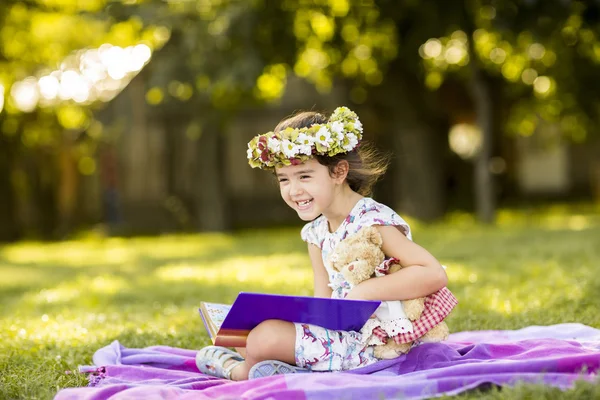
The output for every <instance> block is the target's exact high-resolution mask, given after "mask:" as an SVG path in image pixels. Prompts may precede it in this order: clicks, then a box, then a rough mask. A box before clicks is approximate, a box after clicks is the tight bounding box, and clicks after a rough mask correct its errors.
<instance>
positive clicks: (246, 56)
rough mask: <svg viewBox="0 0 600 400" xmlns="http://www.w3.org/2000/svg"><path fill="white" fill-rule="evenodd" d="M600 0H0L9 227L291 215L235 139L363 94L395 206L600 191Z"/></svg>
mask: <svg viewBox="0 0 600 400" xmlns="http://www.w3.org/2000/svg"><path fill="white" fill-rule="evenodd" d="M599 36H600V1H597V0H589V1H581V2H577V1H570V0H463V1H456V0H446V1H423V0H421V1H416V0H406V1H391V0H390V1H374V0H314V1H305V0H300V1H291V0H280V1H275V0H122V1H120V0H26V1H16V0H2V2H0V241H4V242H6V241H16V240H19V239H23V238H38V239H63V238H67V237H69V236H71V235H73V234H76V233H77V232H80V231H82V230H86V229H89V228H95V229H99V230H102V232H106V233H108V234H118V235H134V234H156V233H164V232H180V231H183V232H194V231H230V230H233V229H238V228H247V227H261V226H279V225H289V224H299V223H301V221H299V220H298V219H297V216H296V215H295V213H294V212H293V211H292V210H289V209H287V206H286V205H285V204H284V202H283V201H282V200H281V199H280V198H279V192H278V188H277V184H276V182H275V180H274V178H273V177H272V176H271V175H270V174H269V173H265V172H264V171H260V170H253V169H251V168H250V167H249V166H248V165H247V161H246V145H247V142H248V141H249V140H250V139H251V138H252V137H253V136H254V135H256V134H259V133H265V132H267V131H269V130H272V129H273V128H274V126H275V125H276V124H277V123H278V122H279V121H280V120H281V119H283V118H285V117H286V116H289V115H291V114H293V113H294V112H295V111H299V110H307V109H308V110H315V111H322V112H331V111H333V109H334V108H335V107H337V106H339V105H346V106H348V107H350V108H351V109H353V110H354V111H356V112H357V113H358V115H359V117H360V118H361V120H362V122H363V124H364V127H365V136H366V139H367V140H370V141H373V142H375V143H376V144H377V145H378V147H379V148H380V149H382V150H384V151H388V152H390V153H391V154H392V155H393V160H392V164H391V167H390V170H389V172H388V174H387V175H386V176H385V178H384V179H383V180H382V181H381V182H380V183H379V184H378V185H377V187H376V191H375V197H376V198H377V199H378V200H379V201H381V202H384V203H386V204H389V205H390V206H392V207H393V208H395V209H396V210H397V211H399V212H400V213H401V214H402V215H403V216H404V215H406V216H410V217H412V218H415V219H419V220H422V221H435V220H437V219H440V218H442V217H444V216H445V215H446V214H447V213H449V212H453V211H456V210H460V211H466V212H471V213H473V214H474V215H476V216H477V218H478V219H479V220H480V221H482V222H486V223H493V222H494V221H495V219H496V210H498V208H500V207H532V208H534V207H536V206H538V205H541V204H545V203H549V202H557V201H558V202H561V203H565V202H566V203H570V202H576V203H579V202H583V203H590V202H598V201H600V135H599V132H598V126H599V123H600V79H599V78H600V74H599V72H600V68H599V67H600V38H599Z"/></svg>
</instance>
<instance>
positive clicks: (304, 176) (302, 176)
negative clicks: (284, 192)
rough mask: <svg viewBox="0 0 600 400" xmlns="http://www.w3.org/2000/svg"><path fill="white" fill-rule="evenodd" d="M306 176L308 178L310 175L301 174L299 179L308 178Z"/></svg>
mask: <svg viewBox="0 0 600 400" xmlns="http://www.w3.org/2000/svg"><path fill="white" fill-rule="evenodd" d="M308 178H310V175H301V176H300V179H308Z"/></svg>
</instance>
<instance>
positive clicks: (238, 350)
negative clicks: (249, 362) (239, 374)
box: [235, 347, 246, 358]
mask: <svg viewBox="0 0 600 400" xmlns="http://www.w3.org/2000/svg"><path fill="white" fill-rule="evenodd" d="M235 351H237V352H238V353H239V354H240V355H241V356H242V357H244V358H246V348H245V347H236V348H235Z"/></svg>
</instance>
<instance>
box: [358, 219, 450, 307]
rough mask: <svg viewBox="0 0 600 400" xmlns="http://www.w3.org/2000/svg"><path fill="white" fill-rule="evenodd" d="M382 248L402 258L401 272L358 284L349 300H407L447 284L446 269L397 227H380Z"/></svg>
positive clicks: (427, 293) (424, 294)
mask: <svg viewBox="0 0 600 400" xmlns="http://www.w3.org/2000/svg"><path fill="white" fill-rule="evenodd" d="M377 230H378V231H379V233H380V234H381V237H382V238H383V247H382V250H383V252H384V253H385V255H386V256H388V257H394V258H397V259H398V260H400V265H401V266H402V267H404V268H403V269H401V270H400V271H398V272H396V273H393V274H389V275H386V276H382V277H379V278H375V279H368V280H366V281H364V282H362V283H360V284H358V285H356V286H355V287H354V288H353V289H352V290H351V291H350V293H348V296H347V297H346V298H347V299H361V300H381V301H388V300H408V299H416V298H418V297H425V296H428V295H430V294H432V293H435V292H437V291H438V290H440V289H441V288H443V287H444V286H446V284H447V283H448V277H447V276H446V271H444V268H443V267H442V266H441V264H440V263H439V261H438V260H436V259H435V257H433V256H432V255H431V254H430V253H429V252H428V251H427V250H425V249H424V248H422V247H421V246H419V245H418V244H416V243H414V242H413V241H411V240H410V239H408V238H407V237H406V236H405V235H404V234H403V233H402V232H400V230H399V229H398V228H397V227H394V226H377Z"/></svg>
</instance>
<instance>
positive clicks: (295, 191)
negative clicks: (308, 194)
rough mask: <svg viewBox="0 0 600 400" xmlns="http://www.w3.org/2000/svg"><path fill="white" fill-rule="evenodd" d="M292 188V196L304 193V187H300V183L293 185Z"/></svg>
mask: <svg viewBox="0 0 600 400" xmlns="http://www.w3.org/2000/svg"><path fill="white" fill-rule="evenodd" d="M291 186H292V187H291V188H290V193H291V194H292V195H298V194H301V193H302V187H301V186H300V184H299V183H293V182H292V184H291Z"/></svg>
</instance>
